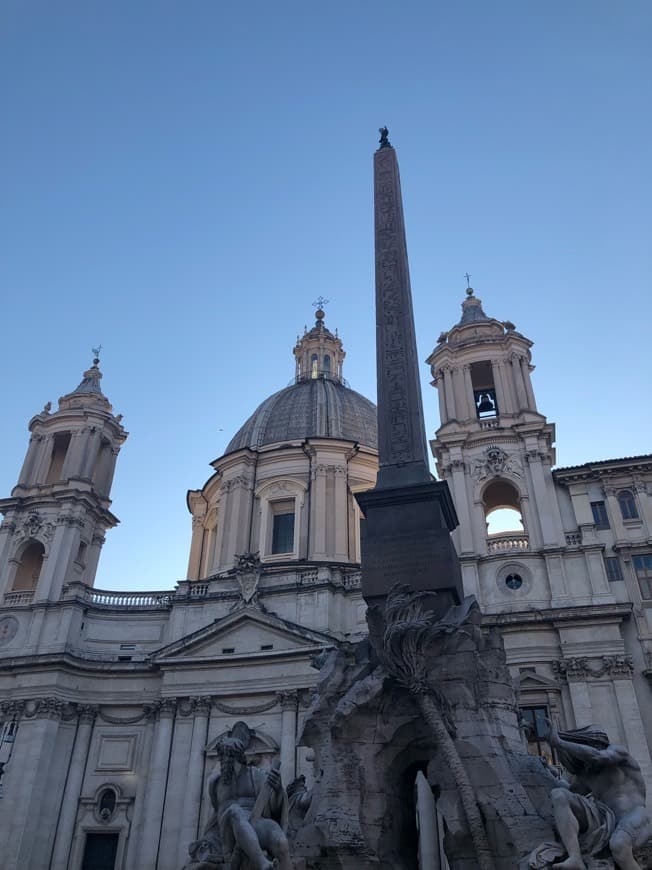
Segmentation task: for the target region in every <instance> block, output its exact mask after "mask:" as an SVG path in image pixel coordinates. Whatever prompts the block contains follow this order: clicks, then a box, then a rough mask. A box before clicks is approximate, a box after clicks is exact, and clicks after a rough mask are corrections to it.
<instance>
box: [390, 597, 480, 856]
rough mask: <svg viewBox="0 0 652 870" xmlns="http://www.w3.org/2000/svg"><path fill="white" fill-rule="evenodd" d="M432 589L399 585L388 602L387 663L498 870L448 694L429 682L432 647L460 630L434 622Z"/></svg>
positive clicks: (477, 849)
mask: <svg viewBox="0 0 652 870" xmlns="http://www.w3.org/2000/svg"><path fill="white" fill-rule="evenodd" d="M431 594H432V593H423V592H415V591H414V590H412V589H411V588H410V587H409V586H404V585H400V584H397V585H396V586H394V587H393V589H392V590H391V591H390V593H389V595H388V596H387V601H386V602H385V611H384V623H385V624H384V632H383V656H382V657H383V664H384V666H385V668H386V670H387V671H388V673H389V674H391V675H392V676H393V677H394V678H395V679H396V680H397V682H399V683H400V684H401V685H402V686H404V687H405V688H406V689H407V690H408V691H409V692H410V694H411V695H412V696H413V697H414V699H415V701H416V703H417V705H418V707H419V710H420V711H421V714H422V715H423V718H424V719H425V721H426V723H427V724H428V727H429V728H430V730H431V732H432V734H433V736H434V738H435V740H436V741H437V745H438V746H439V748H440V750H441V752H442V754H443V757H444V760H445V762H446V764H447V765H448V767H449V769H450V770H451V772H452V773H453V777H454V779H455V784H456V785H457V789H458V791H459V795H460V799H461V801H462V807H463V809H464V814H465V816H466V820H467V822H468V825H469V828H470V831H471V838H472V840H473V846H474V848H475V853H476V857H477V860H478V867H479V868H480V870H495V868H494V862H493V858H492V854H491V849H490V847H489V841H488V840H487V833H486V831H485V827H484V822H483V820H482V816H481V814H480V808H479V806H478V802H477V801H476V798H475V791H474V789H473V786H472V785H471V781H470V780H469V777H468V774H467V772H466V770H465V768H464V765H463V763H462V759H461V758H460V756H459V753H458V751H457V747H456V746H455V742H454V739H453V738H454V737H455V726H454V723H453V720H452V717H451V715H450V712H449V709H448V703H447V701H446V699H445V698H444V697H443V695H442V694H441V693H440V692H438V691H437V689H435V687H434V686H432V685H431V684H430V682H429V681H428V673H427V661H428V655H427V653H428V648H429V646H430V645H431V644H432V642H433V641H434V640H435V639H436V638H438V637H441V636H442V635H443V634H449V633H451V632H453V631H455V630H459V625H458V624H453V623H448V622H445V621H444V620H439V621H438V622H435V620H434V616H433V614H432V613H430V612H429V611H427V610H426V609H425V608H424V606H423V603H422V599H423V598H425V597H427V595H431Z"/></svg>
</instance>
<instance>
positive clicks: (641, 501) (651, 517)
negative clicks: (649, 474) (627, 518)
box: [632, 480, 652, 538]
mask: <svg viewBox="0 0 652 870" xmlns="http://www.w3.org/2000/svg"><path fill="white" fill-rule="evenodd" d="M632 490H633V491H634V492H635V493H636V495H637V496H638V498H637V501H638V505H639V516H640V518H641V519H642V520H643V522H644V523H645V526H646V532H647V537H648V538H651V537H652V498H650V496H649V495H648V491H647V486H646V484H645V482H644V481H643V480H635V481H634V486H633V487H632Z"/></svg>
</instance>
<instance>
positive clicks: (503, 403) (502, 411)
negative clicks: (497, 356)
mask: <svg viewBox="0 0 652 870" xmlns="http://www.w3.org/2000/svg"><path fill="white" fill-rule="evenodd" d="M491 370H492V372H493V375H494V386H495V388H496V401H497V402H498V414H499V416H504V415H506V414H513V413H514V402H513V400H512V396H511V393H510V392H509V390H508V388H507V383H506V378H505V364H504V362H502V360H499V361H497V362H492V364H491Z"/></svg>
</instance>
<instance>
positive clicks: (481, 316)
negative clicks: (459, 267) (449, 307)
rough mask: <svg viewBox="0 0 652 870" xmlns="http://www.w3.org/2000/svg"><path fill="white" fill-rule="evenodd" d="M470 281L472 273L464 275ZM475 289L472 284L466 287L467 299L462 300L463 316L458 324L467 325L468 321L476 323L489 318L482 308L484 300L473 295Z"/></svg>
mask: <svg viewBox="0 0 652 870" xmlns="http://www.w3.org/2000/svg"><path fill="white" fill-rule="evenodd" d="M464 277H465V278H466V280H467V282H468V280H469V278H470V277H471V276H470V275H468V273H467V275H465V276H464ZM473 293H474V290H473V287H471V286H470V285H469V286H468V287H467V288H466V299H465V300H464V302H462V317H461V319H460V321H459V323H458V324H457V325H458V326H465V325H466V324H467V323H475V322H477V321H478V320H489V318H488V317H487V315H486V314H485V313H484V311H483V310H482V300H481V299H478V297H477V296H474V295H473Z"/></svg>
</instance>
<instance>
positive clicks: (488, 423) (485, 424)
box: [480, 417, 500, 430]
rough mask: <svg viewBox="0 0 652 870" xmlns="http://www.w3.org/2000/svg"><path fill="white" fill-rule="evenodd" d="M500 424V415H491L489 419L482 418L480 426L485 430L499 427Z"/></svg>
mask: <svg viewBox="0 0 652 870" xmlns="http://www.w3.org/2000/svg"><path fill="white" fill-rule="evenodd" d="M499 426H500V420H499V419H498V417H491V419H489V420H480V428H481V429H483V430H486V429H498V427H499Z"/></svg>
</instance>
